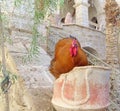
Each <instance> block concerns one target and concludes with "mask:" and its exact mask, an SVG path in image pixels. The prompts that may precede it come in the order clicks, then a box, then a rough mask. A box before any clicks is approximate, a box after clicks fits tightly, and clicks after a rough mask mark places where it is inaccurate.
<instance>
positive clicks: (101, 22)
mask: <svg viewBox="0 0 120 111" xmlns="http://www.w3.org/2000/svg"><path fill="white" fill-rule="evenodd" d="M97 20H98V23H99V31H102V32H105V28H106V21H105V12H101V13H98V14H97Z"/></svg>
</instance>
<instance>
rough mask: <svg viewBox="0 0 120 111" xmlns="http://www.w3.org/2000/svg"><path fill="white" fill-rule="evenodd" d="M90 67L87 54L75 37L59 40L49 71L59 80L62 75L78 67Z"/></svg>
mask: <svg viewBox="0 0 120 111" xmlns="http://www.w3.org/2000/svg"><path fill="white" fill-rule="evenodd" d="M86 65H88V60H87V56H86V54H85V52H84V51H83V50H82V49H81V46H80V43H79V42H78V40H77V39H76V38H75V37H71V36H70V37H68V38H63V39H61V40H59V41H58V42H57V43H56V46H55V53H54V58H53V59H52V61H51V63H50V67H49V70H50V72H51V73H52V74H53V75H54V77H55V78H58V77H59V76H60V75H61V74H62V73H67V72H69V71H70V70H72V69H73V68H74V67H77V66H86Z"/></svg>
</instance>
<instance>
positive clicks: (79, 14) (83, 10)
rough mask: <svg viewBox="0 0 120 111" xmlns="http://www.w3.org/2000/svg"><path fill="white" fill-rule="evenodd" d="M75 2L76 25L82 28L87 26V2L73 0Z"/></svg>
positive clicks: (86, 0) (85, 0) (84, 0)
mask: <svg viewBox="0 0 120 111" xmlns="http://www.w3.org/2000/svg"><path fill="white" fill-rule="evenodd" d="M74 1H75V5H74V7H75V9H76V24H79V25H82V26H86V27H88V26H89V19H88V7H89V4H88V0H74Z"/></svg>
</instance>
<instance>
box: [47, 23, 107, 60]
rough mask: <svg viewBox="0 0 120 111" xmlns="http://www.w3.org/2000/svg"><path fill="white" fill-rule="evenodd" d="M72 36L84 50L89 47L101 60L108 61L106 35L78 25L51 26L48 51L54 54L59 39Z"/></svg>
mask: <svg viewBox="0 0 120 111" xmlns="http://www.w3.org/2000/svg"><path fill="white" fill-rule="evenodd" d="M70 35H72V36H75V37H76V38H77V39H78V40H79V42H80V44H81V47H82V48H85V47H89V48H91V49H94V50H95V51H96V52H97V54H98V56H99V57H100V58H101V59H103V60H105V59H106V50H105V49H106V46H105V34H104V33H102V32H100V31H96V30H94V29H90V28H86V27H83V26H80V25H76V24H69V25H63V27H55V26H51V27H50V28H49V36H48V40H47V41H48V50H50V52H52V53H53V51H54V46H55V43H56V42H57V41H58V40H59V39H61V38H65V37H69V36H70Z"/></svg>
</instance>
